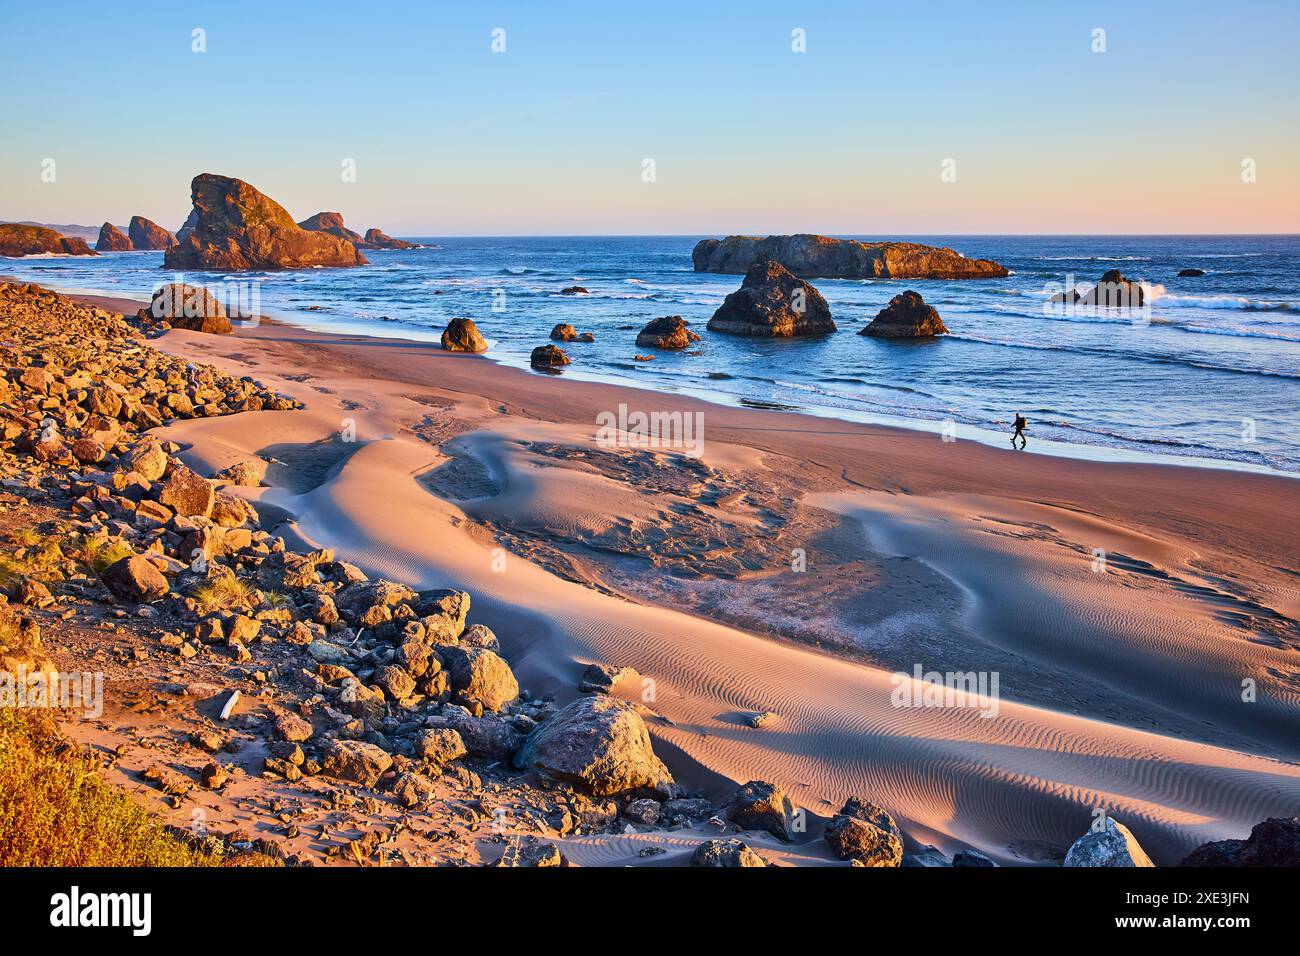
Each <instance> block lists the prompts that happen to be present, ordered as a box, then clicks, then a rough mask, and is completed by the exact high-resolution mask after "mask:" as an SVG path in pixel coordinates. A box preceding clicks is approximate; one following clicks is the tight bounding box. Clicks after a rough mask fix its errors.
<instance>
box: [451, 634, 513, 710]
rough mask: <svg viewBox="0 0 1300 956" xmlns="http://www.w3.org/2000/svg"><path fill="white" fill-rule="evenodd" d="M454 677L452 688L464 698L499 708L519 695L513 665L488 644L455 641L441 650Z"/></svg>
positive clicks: (489, 708)
mask: <svg viewBox="0 0 1300 956" xmlns="http://www.w3.org/2000/svg"><path fill="white" fill-rule="evenodd" d="M439 654H440V656H441V657H442V660H443V663H444V664H445V665H446V667H447V671H448V674H449V676H450V678H451V688H452V690H454V691H455V692H456V693H457V695H458V696H459V698H460V700H461V701H463V702H475V701H476V702H478V703H480V704H482V705H483V709H484V710H494V711H499V710H500V709H501V708H502V707H504V706H505V705H506V704H508V703H510V702H511V701H512V700H514V699H515V698H516V697H518V696H519V683H518V682H517V681H516V680H515V675H514V672H513V671H511V670H510V665H509V664H507V663H506V662H505V661H503V660H502V659H501V658H500V657H498V656H497V655H496V653H494V652H493V651H490V650H488V649H487V648H486V647H462V646H460V645H453V646H451V647H446V648H443V649H442V650H440V651H439Z"/></svg>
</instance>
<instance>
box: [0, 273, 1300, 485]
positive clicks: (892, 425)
mask: <svg viewBox="0 0 1300 956" xmlns="http://www.w3.org/2000/svg"><path fill="white" fill-rule="evenodd" d="M7 278H9V279H11V280H13V281H27V280H18V279H16V278H15V277H12V276H9V277H7ZM42 284H44V285H46V287H47V288H50V289H52V290H53V291H56V292H59V293H60V294H63V295H67V296H69V297H70V298H74V299H80V300H83V301H94V302H98V303H101V304H108V305H109V306H111V307H113V308H117V307H118V306H120V305H122V304H129V305H130V306H131V307H133V309H135V308H140V307H143V306H146V305H148V304H149V303H148V298H147V296H146V297H144V298H135V297H132V296H122V295H116V294H114V293H112V292H108V291H105V290H99V289H87V288H84V287H79V286H67V287H63V286H61V285H60V284H58V283H48V282H42ZM260 321H262V322H267V323H276V324H280V325H286V326H290V327H293V328H296V329H300V330H302V331H304V332H309V333H313V334H318V335H327V336H338V337H339V338H359V339H375V340H378V341H382V342H405V343H410V344H412V345H429V344H432V345H433V346H434V347H435V348H437V347H438V339H437V337H436V336H434V335H432V334H431V335H430V337H429V338H428V339H420V338H411V337H409V335H393V336H387V335H383V334H380V332H379V330H373V329H372V330H367V331H365V332H351V331H346V330H332V329H328V328H324V327H318V326H315V325H313V324H311V323H310V321H309V317H308V316H305V315H302V314H299V313H291V314H288V315H284V314H266V315H263V316H261V318H260ZM479 357H481V358H486V359H488V360H489V361H490V362H492V363H493V364H495V365H499V366H501V367H504V368H511V369H516V370H520V371H524V372H529V371H530V370H529V369H528V367H527V365H526V364H525V363H524V362H523V360H522V358H521V359H520V360H518V361H509V360H506V359H503V358H500V357H498V356H494V355H492V354H491V352H490V351H489V352H488V353H486V354H484V355H481V356H479ZM562 376H563V377H565V378H567V379H569V380H572V381H582V382H589V383H593V384H596V385H608V386H611V387H615V388H627V389H632V390H636V391H645V392H650V393H653V394H659V395H665V396H672V395H681V396H686V397H689V398H692V399H696V400H698V401H701V402H706V403H708V404H709V405H711V406H715V407H717V408H726V409H743V408H756V407H759V406H757V405H753V404H747V402H746V400H745V399H742V398H738V397H733V396H726V395H723V394H721V393H717V392H710V391H709V390H707V389H705V388H702V387H692V386H690V385H683V386H679V387H676V388H655V387H652V386H650V385H642V384H638V383H636V382H634V381H631V380H630V379H627V378H623V377H620V376H618V375H613V374H602V373H600V372H598V371H593V370H590V369H586V368H583V367H581V366H570V367H568V368H566V369H565V370H564V372H563V373H562ZM766 410H767V411H773V412H781V413H789V414H795V415H804V416H808V417H810V418H814V419H821V420H829V421H836V422H845V423H854V424H860V425H868V426H874V427H879V428H887V429H896V430H900V431H905V432H914V433H919V434H922V435H928V436H931V437H937V436H939V435H940V433H941V429H942V427H943V422H941V421H935V420H929V419H922V418H915V419H913V418H907V417H904V416H888V415H881V414H876V413H871V412H859V411H855V410H852V409H846V408H840V407H832V406H825V407H820V406H813V405H798V406H791V405H785V404H781V405H773V406H772V407H770V408H767V409H766ZM1009 437H1010V436H1009V432H1008V431H1001V430H993V429H990V428H985V427H980V426H975V425H970V424H965V423H962V424H959V425H958V426H957V441H958V442H973V443H977V444H980V445H983V446H985V447H988V448H992V449H996V450H1005V446H1006V445H1007V443H1008V442H1009ZM1029 437H1030V440H1031V442H1032V447H1033V451H1032V452H1031V454H1036V455H1046V456H1050V457H1053V458H1062V459H1069V460H1074V461H1087V462H1099V463H1109V464H1136V465H1167V466H1170V467H1178V468H1200V469H1206V470H1211V471H1226V472H1234V473H1242V474H1258V475H1268V476H1272V477H1280V478H1288V479H1292V480H1297V479H1300V471H1296V472H1292V471H1286V470H1284V469H1281V468H1275V467H1271V466H1269V465H1262V464H1254V463H1251V462H1246V461H1236V460H1233V459H1231V458H1209V457H1195V456H1189V455H1180V454H1172V453H1171V454H1164V453H1157V452H1151V451H1143V450H1138V449H1131V448H1126V447H1120V446H1114V445H1106V444H1089V443H1085V442H1065V441H1059V440H1055V439H1045V438H1041V437H1036V436H1035V435H1034V434H1033V424H1032V423H1031V425H1030V435H1029Z"/></svg>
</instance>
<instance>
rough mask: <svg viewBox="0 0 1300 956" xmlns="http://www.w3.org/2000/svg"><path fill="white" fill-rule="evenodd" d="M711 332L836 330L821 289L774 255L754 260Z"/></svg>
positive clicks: (783, 334) (775, 334)
mask: <svg viewBox="0 0 1300 956" xmlns="http://www.w3.org/2000/svg"><path fill="white" fill-rule="evenodd" d="M706 328H708V330H709V331H710V332H725V333H727V334H728V335H746V336H752V337H755V338H794V337H797V336H805V335H824V334H826V333H828V332H834V331H835V323H834V322H833V321H832V320H831V310H830V307H829V306H827V305H826V300H825V299H823V298H822V296H821V293H820V292H818V291H817V290H816V289H814V288H813V287H812V286H811V285H809V284H808V283H807V282H804V281H803V280H802V279H799V278H797V277H795V276H794V275H792V274H791V272H790V270H789V269H787V268H786V267H785V266H783V265H781V263H779V262H776V261H775V260H772V259H765V260H763V261H761V262H755V263H754V264H753V265H752V266H750V267H749V271H747V272H746V273H745V281H744V282H742V283H741V285H740V288H739V289H737V290H736V291H735V292H733V293H731V295H729V296H727V298H726V299H725V300H724V301H723V303H722V306H721V307H720V308H719V309H718V311H716V312H714V313H713V318H711V319H709V324H708V325H707V326H706Z"/></svg>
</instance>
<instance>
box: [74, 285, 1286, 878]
mask: <svg viewBox="0 0 1300 956" xmlns="http://www.w3.org/2000/svg"><path fill="white" fill-rule="evenodd" d="M72 298H80V299H81V300H82V301H87V300H88V299H89V300H90V301H93V302H94V304H97V305H100V306H102V307H106V308H107V307H111V303H112V302H117V303H118V304H119V305H120V304H121V303H122V302H123V301H129V300H105V299H103V298H102V297H101V298H99V299H97V300H96V299H94V298H92V297H85V296H81V297H79V296H72ZM136 305H137V304H136V303H132V304H131V309H132V311H134V308H135V307H136ZM151 344H153V345H154V346H155V347H156V348H159V349H161V350H163V351H168V352H172V353H173V354H179V355H185V356H186V357H188V358H190V359H191V360H201V361H204V362H210V363H212V364H215V365H217V366H218V367H220V368H222V369H224V370H227V371H230V372H232V373H238V374H243V375H251V376H252V377H253V378H255V379H257V380H259V381H263V382H264V384H267V385H270V386H273V387H275V388H276V389H278V390H280V391H283V392H284V393H286V394H290V395H292V396H293V397H295V398H298V399H300V400H302V401H304V402H306V403H307V408H306V410H303V411H294V412H258V413H250V414H249V415H242V416H234V417H233V418H227V419H205V420H191V421H187V422H183V423H178V424H174V425H171V426H168V427H166V428H164V429H163V430H162V431H161V432H160V434H161V435H162V436H164V437H169V438H173V439H175V440H177V441H180V442H183V443H184V444H186V445H188V446H190V447H189V448H188V449H187V450H186V451H185V452H184V453H183V455H182V457H183V458H185V460H186V461H187V462H188V463H190V464H191V465H192V466H193V467H195V468H197V469H198V470H200V471H201V472H202V473H209V474H210V473H211V472H212V471H214V470H216V469H219V468H221V467H224V466H226V465H228V464H231V463H232V462H233V461H236V460H238V459H239V458H241V457H247V456H249V455H251V454H257V453H259V452H261V453H263V454H268V455H271V456H272V457H274V456H276V455H278V456H280V457H282V458H284V459H285V460H287V461H292V462H296V463H297V465H298V467H299V470H303V471H310V472H311V473H312V475H313V477H312V478H311V480H310V481H307V482H305V483H303V484H301V485H300V486H298V487H289V486H286V485H284V484H281V485H279V486H276V487H270V488H262V489H259V490H258V492H257V494H256V497H255V500H256V503H257V505H258V507H259V509H262V510H264V511H265V512H266V513H268V514H276V513H280V514H283V515H284V516H285V524H284V526H283V527H284V528H286V529H287V532H286V533H289V534H292V535H293V536H295V538H296V539H297V540H298V541H301V542H303V543H306V544H310V545H313V546H330V547H333V548H335V550H336V551H338V552H339V553H340V554H343V555H346V556H347V557H348V559H349V560H354V561H356V563H358V564H360V565H361V566H363V567H365V568H367V569H368V570H373V571H375V572H376V573H379V574H382V575H384V576H387V577H391V578H393V579H395V580H401V581H403V582H406V583H411V584H412V585H417V584H424V585H427V584H435V583H436V584H437V586H444V585H447V584H454V585H455V586H463V587H465V589H466V590H469V591H470V592H472V593H473V594H475V602H476V604H475V607H476V609H479V610H478V612H477V613H480V614H481V618H480V619H481V620H483V621H484V622H485V623H487V624H488V625H489V626H491V627H492V628H493V630H495V631H496V632H497V633H498V635H499V636H500V637H501V639H502V643H503V647H504V648H505V649H506V652H507V657H508V658H509V659H510V660H511V661H512V663H514V664H515V666H516V669H517V670H518V672H519V673H520V674H521V677H522V678H524V679H525V680H526V682H527V683H528V685H529V686H534V687H537V688H539V689H541V690H542V692H546V691H548V690H549V691H551V692H555V693H557V695H559V696H560V697H561V698H564V697H565V696H572V695H573V693H574V691H573V687H574V684H575V683H576V677H577V675H578V673H579V672H580V671H581V668H582V666H583V665H584V664H585V663H586V662H593V661H595V662H603V663H607V664H611V665H615V666H619V665H630V666H634V667H636V669H637V670H638V671H639V672H640V673H641V674H642V675H650V676H653V679H654V680H655V681H656V686H657V688H658V693H657V697H656V700H655V701H654V702H653V703H651V704H650V705H649V706H650V708H651V710H652V711H653V712H654V713H655V714H656V715H658V716H657V717H656V718H652V719H650V721H649V722H650V724H651V732H652V734H653V736H654V739H655V743H656V747H659V746H663V748H664V753H665V759H668V760H669V762H670V763H672V764H673V767H672V769H673V771H674V773H675V774H678V775H679V777H680V778H681V779H684V780H687V781H688V782H692V783H696V782H697V783H698V784H699V785H701V786H717V785H718V783H719V781H721V780H726V779H730V780H736V781H737V782H744V780H747V779H758V778H762V779H769V780H776V781H778V782H782V783H783V784H784V785H785V786H786V787H787V789H788V790H789V791H790V792H791V796H792V799H794V800H795V802H796V803H797V804H798V805H800V806H804V807H807V808H808V809H809V811H810V813H812V814H814V815H820V816H827V815H829V814H830V813H831V812H833V810H834V808H835V806H838V803H839V802H840V801H842V800H843V798H844V797H845V796H847V795H849V794H864V795H868V796H870V797H871V798H872V799H874V800H876V801H877V802H880V803H881V804H882V805H885V806H886V807H887V808H888V809H890V810H891V811H892V812H894V813H895V815H896V816H897V817H898V818H899V820H900V823H901V824H902V825H903V827H904V830H905V831H906V832H907V833H908V834H909V836H910V837H911V838H912V839H914V840H917V841H919V842H922V843H926V842H928V843H934V844H937V845H939V846H940V847H941V848H942V849H944V850H945V851H946V852H951V851H953V850H955V849H957V848H961V847H974V848H976V849H979V850H981V851H982V852H985V853H988V854H989V855H991V856H992V857H993V858H995V859H997V860H999V861H1001V862H1007V863H1017V862H1018V863H1030V862H1042V859H1041V858H1039V857H1038V856H1036V855H1035V854H1036V853H1038V852H1040V850H1041V847H1040V850H1036V849H1034V847H1035V846H1039V845H1040V844H1041V845H1042V846H1048V847H1060V846H1061V845H1062V844H1065V845H1068V843H1069V842H1071V841H1072V840H1073V839H1074V838H1075V837H1077V836H1078V835H1079V833H1081V832H1083V830H1084V829H1085V828H1086V825H1087V823H1088V818H1089V814H1088V808H1089V807H1096V806H1102V807H1106V808H1107V809H1108V812H1110V811H1113V812H1114V813H1115V814H1116V815H1117V817H1118V818H1119V819H1121V821H1122V822H1124V823H1125V824H1126V825H1128V826H1130V828H1131V829H1133V830H1134V832H1135V833H1136V834H1137V835H1138V838H1139V840H1140V841H1141V842H1142V843H1143V845H1144V846H1145V847H1147V848H1148V850H1149V851H1150V852H1151V853H1152V855H1153V857H1155V858H1157V859H1158V861H1159V862H1176V860H1177V859H1178V858H1180V857H1181V855H1182V853H1184V852H1185V851H1186V850H1188V849H1190V848H1191V847H1193V846H1196V845H1199V844H1200V843H1202V842H1205V841H1206V840H1210V839H1220V838H1227V837H1241V836H1244V833H1245V831H1247V830H1249V827H1250V826H1251V825H1253V824H1254V823H1255V822H1258V821H1259V820H1260V819H1263V818H1264V817H1266V816H1270V815H1274V814H1275V813H1277V812H1280V811H1282V810H1285V809H1286V806H1287V805H1291V804H1294V802H1295V800H1296V799H1298V798H1300V768H1298V767H1297V766H1296V763H1295V761H1296V758H1297V753H1296V751H1295V747H1294V741H1295V739H1296V733H1295V730H1296V714H1297V712H1298V710H1300V694H1297V692H1296V691H1295V690H1294V686H1293V685H1290V684H1288V683H1287V681H1286V679H1285V678H1284V677H1281V676H1279V675H1285V674H1287V673H1294V666H1293V664H1292V663H1290V656H1289V655H1293V654H1294V651H1295V647H1294V645H1292V644H1289V643H1288V642H1290V641H1292V640H1294V620H1295V618H1296V617H1298V616H1300V593H1297V591H1296V586H1295V578H1296V576H1297V575H1300V571H1297V569H1296V568H1294V567H1292V566H1290V565H1292V564H1294V541H1295V540H1296V538H1297V531H1300V516H1297V515H1296V514H1295V512H1294V507H1293V502H1294V488H1293V486H1292V485H1290V484H1289V483H1288V482H1286V481H1284V480H1283V479H1282V478H1280V477H1276V476H1271V475H1258V474H1250V473H1242V472H1232V471H1226V470H1221V469H1213V468H1201V469H1195V470H1189V469H1187V468H1166V467H1161V466H1160V465H1150V464H1119V463H1095V462H1087V461H1081V460H1077V459H1069V458H1055V457H1048V456H1033V455H1025V454H1023V453H1016V454H1015V455H1011V456H1009V455H1008V454H1007V452H1006V451H1004V450H1000V449H995V448H989V447H986V446H983V445H980V444H977V443H974V442H965V443H963V442H957V443H954V444H943V443H941V442H938V441H935V436H933V435H926V434H924V433H921V432H915V431H911V430H906V429H897V428H890V427H887V426H875V425H863V424H856V423H852V422H838V423H836V424H835V425H834V426H833V427H832V426H831V425H830V424H829V423H828V421H827V420H826V419H822V418H815V417H811V416H803V417H800V418H797V419H792V418H791V417H790V416H789V415H788V414H785V413H776V412H772V411H763V410H756V409H747V408H731V407H728V406H719V405H716V404H712V403H707V402H704V401H701V400H698V399H695V398H691V397H689V396H679V395H670V394H666V393H662V392H651V391H644V390H640V389H634V388H630V387H625V386H614V385H607V384H599V383H592V382H585V381H582V380H578V379H574V378H572V377H558V378H557V377H554V376H544V375H538V374H534V373H531V372H526V371H521V370H518V369H514V368H512V367H509V366H505V365H501V364H498V363H491V362H480V361H476V359H477V358H479V357H477V356H465V355H453V354H448V353H444V352H442V350H441V348H440V347H438V346H437V345H428V344H424V343H413V342H409V341H403V340H390V339H379V338H375V337H367V336H349V335H334V334H329V333H318V332H314V331H310V330H306V329H302V328H299V327H296V326H292V325H288V324H284V323H280V322H277V321H268V322H266V323H264V324H262V325H260V326H258V327H257V328H252V329H242V328H241V329H238V330H237V331H236V334H235V335H233V336H220V337H218V336H206V335H202V334H199V333H191V332H178V331H172V332H169V333H167V334H166V335H165V336H163V337H161V338H158V339H154V340H151ZM620 402H622V403H626V404H628V406H629V407H631V408H639V409H645V410H660V409H663V410H671V411H682V412H686V413H689V412H701V413H703V414H704V415H705V422H706V433H707V438H706V443H705V447H704V454H703V456H702V459H701V461H700V463H699V468H698V469H693V468H692V466H691V465H690V463H689V462H684V461H682V460H681V458H680V456H674V455H671V454H663V455H659V456H639V455H627V456H620V455H604V454H601V452H600V451H599V450H597V449H595V448H594V447H593V444H592V434H593V433H594V431H595V428H596V417H595V416H596V414H597V413H599V412H600V411H607V410H611V409H613V408H615V407H617V405H618V404H619V403H620ZM345 421H352V422H353V423H354V425H355V428H356V435H357V439H358V440H357V442H356V444H355V447H350V448H344V449H340V448H339V447H338V442H337V441H336V440H335V435H336V434H337V432H338V430H339V428H340V426H341V424H343V423H344V422H345ZM268 449H270V451H269V452H268ZM643 457H648V458H649V460H642V458H643ZM1228 500H1231V501H1232V502H1233V525H1232V526H1231V527H1225V526H1222V525H1221V524H1219V516H1220V513H1221V508H1222V503H1223V502H1224V501H1228ZM276 509H278V510H276ZM795 542H801V543H802V546H804V547H806V549H807V551H808V558H809V562H808V563H809V568H808V571H807V573H806V574H803V576H802V577H800V576H797V575H794V574H792V573H791V572H787V571H784V570H782V567H783V566H784V565H785V564H787V563H788V561H789V554H788V551H787V549H788V547H789V546H790V545H791V544H792V543H795ZM1098 548H1100V549H1102V550H1103V552H1104V554H1105V555H1106V556H1108V557H1110V556H1113V563H1112V564H1111V565H1109V566H1108V567H1106V568H1104V569H1103V570H1104V572H1105V573H1096V572H1095V571H1093V570H1090V568H1089V565H1090V562H1095V560H1096V558H1095V555H1094V549H1098ZM497 550H500V551H502V552H503V553H504V554H505V555H506V562H507V563H506V565H505V573H498V572H496V571H494V570H493V568H492V562H493V560H494V557H495V556H496V555H495V552H496V551H497ZM629 564H631V565H633V566H634V567H633V570H631V571H629V570H628V569H627V566H628V565H629ZM701 572H702V573H701ZM693 574H694V575H696V576H695V577H692V575H693ZM647 585H648V589H647ZM809 622H811V627H812V630H813V631H814V632H816V633H817V634H820V635H822V636H823V637H824V638H825V639H824V640H822V641H821V646H818V644H817V642H809V641H807V640H806V639H805V640H803V641H802V642H801V643H803V645H804V646H798V645H797V644H792V643H788V642H785V641H774V640H772V637H777V638H782V637H788V636H789V635H788V634H786V633H784V629H785V628H787V627H790V628H794V627H796V626H800V625H807V624H808V623H809ZM841 625H842V626H843V629H844V630H845V631H847V632H849V633H853V634H862V635H867V636H870V637H872V638H873V639H874V640H876V641H877V643H875V644H874V645H871V646H867V647H859V648H857V650H859V651H861V652H864V653H866V654H867V656H869V657H871V658H873V659H874V660H875V661H876V663H875V664H874V665H864V664H861V663H857V662H855V661H853V660H850V659H847V657H846V655H844V654H843V653H842V650H843V649H842V648H838V647H837V645H836V644H835V643H834V641H832V640H831V639H830V637H829V635H831V634H832V632H834V631H835V630H836V628H837V627H840V626H841ZM1243 628H1246V630H1245V631H1243ZM1252 629H1254V630H1252ZM1250 635H1253V637H1252V636H1250ZM805 637H806V635H805ZM828 652H829V653H828ZM914 663H918V664H920V665H922V666H923V667H925V668H926V669H927V670H928V669H938V670H949V669H953V668H958V669H969V670H978V671H981V672H985V671H991V672H993V673H999V674H1000V675H1001V678H1002V689H1003V693H1004V698H1003V700H1002V702H1001V714H1000V716H999V718H998V719H996V720H985V719H983V718H981V717H980V716H979V715H978V713H977V712H974V711H970V710H966V711H962V710H957V711H953V710H952V709H942V708H940V709H935V710H920V711H916V710H911V711H908V710H899V709H897V708H896V707H891V706H890V703H889V698H890V693H891V689H892V688H891V683H890V673H891V665H893V666H892V669H893V670H902V671H910V670H911V665H912V664H914ZM904 665H906V666H904ZM1243 674H1244V675H1249V676H1250V677H1251V678H1252V679H1254V680H1257V681H1258V684H1259V688H1260V702H1259V705H1257V706H1256V707H1255V708H1254V709H1253V710H1243V708H1242V706H1241V702H1240V700H1239V699H1238V693H1239V684H1240V680H1241V677H1242V675H1243ZM759 711H771V712H773V713H774V714H775V717H774V720H773V721H772V723H771V725H770V726H769V725H768V724H764V726H763V728H762V729H754V728H751V727H749V726H747V725H745V724H744V722H743V719H742V717H743V714H744V713H746V712H759ZM832 805H834V806H832ZM1008 815H1010V816H1012V817H1015V818H1016V823H1015V825H1014V826H1012V825H1010V822H1009V820H1008V819H1007V817H1008ZM625 842H628V843H630V842H631V841H621V840H620V841H615V843H617V844H618V845H619V846H620V847H622V846H623V844H624V843H625ZM624 849H627V848H626V847H624ZM568 852H573V853H576V854H577V858H578V859H580V860H581V859H582V854H583V852H584V851H582V850H581V848H569V847H566V853H568ZM585 852H587V853H596V850H595V849H594V848H588V850H587V851H585ZM602 852H606V853H607V854H613V855H612V856H608V855H607V856H605V857H602V859H605V860H607V861H608V860H611V859H612V860H615V861H618V860H621V859H622V857H620V856H619V855H618V852H619V851H617V850H616V849H613V848H607V850H606V851H602ZM587 859H588V860H592V859H594V857H592V856H588V857H587Z"/></svg>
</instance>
